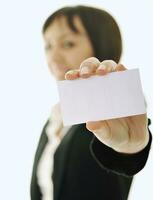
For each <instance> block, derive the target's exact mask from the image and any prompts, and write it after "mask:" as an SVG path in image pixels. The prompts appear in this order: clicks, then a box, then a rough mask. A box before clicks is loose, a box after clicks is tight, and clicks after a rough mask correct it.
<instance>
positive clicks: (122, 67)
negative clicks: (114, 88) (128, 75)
mask: <svg viewBox="0 0 153 200" xmlns="http://www.w3.org/2000/svg"><path fill="white" fill-rule="evenodd" d="M124 70H127V68H126V67H124V65H122V64H120V63H119V64H117V66H116V71H124Z"/></svg>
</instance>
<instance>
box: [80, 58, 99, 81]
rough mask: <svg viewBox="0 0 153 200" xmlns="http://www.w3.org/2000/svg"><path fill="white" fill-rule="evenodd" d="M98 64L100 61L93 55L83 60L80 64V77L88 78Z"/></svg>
mask: <svg viewBox="0 0 153 200" xmlns="http://www.w3.org/2000/svg"><path fill="white" fill-rule="evenodd" d="M99 64H100V61H99V60H98V59H97V58H95V57H90V58H87V59H86V60H84V61H83V62H82V63H81V65H80V77H81V78H88V77H90V76H91V75H93V74H95V72H96V69H97V67H98V66H99Z"/></svg>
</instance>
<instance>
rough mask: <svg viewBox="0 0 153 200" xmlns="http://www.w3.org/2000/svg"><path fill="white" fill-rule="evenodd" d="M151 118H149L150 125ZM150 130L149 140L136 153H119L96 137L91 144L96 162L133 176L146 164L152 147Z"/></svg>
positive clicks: (105, 167) (115, 171)
mask: <svg viewBox="0 0 153 200" xmlns="http://www.w3.org/2000/svg"><path fill="white" fill-rule="evenodd" d="M150 124H151V120H150V119H149V120H148V125H150ZM148 131H149V142H148V144H147V146H146V147H145V148H144V149H142V150H141V151H139V152H137V153H134V154H124V153H119V152H117V151H115V150H113V149H112V148H110V147H108V146H106V145H105V144H103V143H101V142H100V141H99V140H98V139H97V138H96V137H94V138H93V140H92V142H91V144H90V151H91V154H92V156H93V157H94V159H95V160H96V162H97V163H98V164H99V165H100V166H101V167H102V168H104V169H105V170H107V171H112V172H114V173H117V174H122V175H124V176H133V175H135V174H136V173H138V172H139V171H140V170H141V169H142V168H143V167H144V166H145V164H146V161H147V158H148V155H149V150H150V148H151V142H152V135H151V132H150V130H149V128H148Z"/></svg>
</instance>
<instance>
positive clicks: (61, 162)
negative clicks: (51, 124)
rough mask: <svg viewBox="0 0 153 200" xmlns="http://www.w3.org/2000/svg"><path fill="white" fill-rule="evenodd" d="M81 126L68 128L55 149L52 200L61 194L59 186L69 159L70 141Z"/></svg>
mask: <svg viewBox="0 0 153 200" xmlns="http://www.w3.org/2000/svg"><path fill="white" fill-rule="evenodd" d="M80 126H82V125H74V126H72V127H71V128H70V130H69V131H68V133H67V134H66V135H65V136H64V138H63V140H62V142H61V143H60V145H59V147H58V148H57V150H56V152H55V154H54V171H53V175H52V178H53V182H54V200H58V199H59V195H60V194H61V186H62V184H63V180H64V176H65V172H66V166H67V162H68V158H69V151H71V142H70V141H71V140H72V138H73V136H74V134H75V133H76V130H77V129H79V128H80Z"/></svg>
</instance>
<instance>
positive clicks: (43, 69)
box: [0, 0, 153, 200]
mask: <svg viewBox="0 0 153 200" xmlns="http://www.w3.org/2000/svg"><path fill="white" fill-rule="evenodd" d="M54 2H55V1H53V0H50V1H49V0H42V1H37V0H26V1H23V0H22V1H21V0H14V1H8V0H5V1H3V2H2V1H1V5H0V26H1V27H0V55H1V58H0V68H1V73H0V92H1V96H0V122H1V123H0V124H1V125H0V159H1V162H0V163H1V164H0V188H1V189H0V196H1V199H6V200H10V199H13V200H21V199H22V200H24V199H25V200H28V199H30V195H29V188H30V178H31V171H32V164H33V158H34V153H35V150H36V146H37V142H38V139H39V136H40V132H41V129H42V127H43V125H44V123H45V121H46V119H47V117H48V115H49V112H50V109H51V107H52V105H53V104H54V103H55V102H56V101H57V100H58V94H57V91H56V85H55V82H54V80H53V79H52V77H51V76H50V74H49V71H48V68H47V64H46V61H45V56H44V51H43V40H42V36H41V26H42V24H43V22H44V20H45V19H46V17H47V16H48V15H49V14H50V13H51V12H52V11H54V10H55V9H57V8H59V7H61V6H65V5H71V4H86V5H93V6H98V7H101V8H104V9H106V10H108V11H109V12H110V13H111V14H113V16H114V17H115V18H116V20H117V22H118V23H119V25H120V28H121V30H122V36H123V40H124V53H123V56H122V60H121V61H122V63H123V64H124V65H126V66H127V68H129V69H130V68H135V67H138V68H139V69H140V73H141V80H142V85H143V89H144V93H145V96H146V99H147V103H148V117H150V118H152V119H153V92H152V90H153V87H152V82H153V81H152V73H153V69H152V67H153V64H152V57H153V55H152V52H153V51H152V46H153V39H152V36H153V28H152V23H151V20H152V19H153V12H152V6H153V4H152V1H151V0H145V1H142V0H135V1H130V0H124V1H122V0H116V1H114V0H109V1H108V0H101V1H100V0H99V1H98V0H88V1H81V0H77V1H73V2H72V1H68V0H67V1H66V0H56V3H54ZM152 127H153V126H152V125H151V129H152ZM152 154H153V152H152V151H151V153H150V156H149V159H148V162H147V165H146V167H145V169H144V170H142V171H141V172H140V173H139V174H138V175H136V177H135V181H134V184H133V187H132V191H131V194H130V198H129V199H130V200H144V199H147V200H150V199H153V191H152V184H153V173H152V169H153V155H152Z"/></svg>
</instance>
